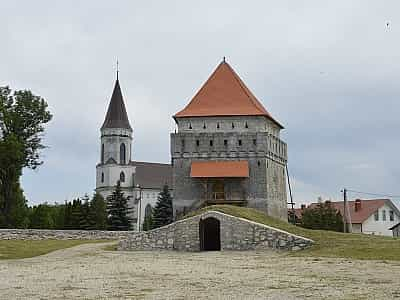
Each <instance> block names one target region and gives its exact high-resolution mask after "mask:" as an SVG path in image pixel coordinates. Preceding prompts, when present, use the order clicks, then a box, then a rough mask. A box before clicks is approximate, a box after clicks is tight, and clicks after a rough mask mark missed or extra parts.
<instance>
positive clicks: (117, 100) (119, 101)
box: [101, 78, 132, 130]
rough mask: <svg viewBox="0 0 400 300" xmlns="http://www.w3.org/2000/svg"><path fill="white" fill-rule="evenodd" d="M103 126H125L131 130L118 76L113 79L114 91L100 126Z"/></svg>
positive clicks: (102, 127)
mask: <svg viewBox="0 0 400 300" xmlns="http://www.w3.org/2000/svg"><path fill="white" fill-rule="evenodd" d="M105 128H125V129H130V130H132V127H131V125H130V124H129V119H128V114H127V113H126V108H125V104H124V99H123V98H122V93H121V87H120V86H119V80H118V78H117V80H116V81H115V86H114V91H113V93H112V96H111V101H110V104H109V106H108V110H107V114H106V118H105V120H104V123H103V126H101V129H105Z"/></svg>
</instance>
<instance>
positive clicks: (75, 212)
mask: <svg viewBox="0 0 400 300" xmlns="http://www.w3.org/2000/svg"><path fill="white" fill-rule="evenodd" d="M81 206H82V201H81V199H79V198H77V199H74V200H73V201H72V209H71V224H70V227H71V228H70V229H80V221H81V215H82V208H81Z"/></svg>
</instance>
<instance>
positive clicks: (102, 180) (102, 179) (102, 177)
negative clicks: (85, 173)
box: [101, 173, 104, 182]
mask: <svg viewBox="0 0 400 300" xmlns="http://www.w3.org/2000/svg"><path fill="white" fill-rule="evenodd" d="M101 182H104V173H101Z"/></svg>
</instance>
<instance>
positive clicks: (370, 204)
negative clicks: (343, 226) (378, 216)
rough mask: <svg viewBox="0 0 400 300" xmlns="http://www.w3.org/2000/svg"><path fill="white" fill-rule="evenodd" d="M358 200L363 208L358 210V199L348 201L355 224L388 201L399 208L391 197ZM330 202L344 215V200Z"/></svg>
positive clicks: (312, 204)
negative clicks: (356, 208) (356, 205)
mask: <svg viewBox="0 0 400 300" xmlns="http://www.w3.org/2000/svg"><path fill="white" fill-rule="evenodd" d="M357 200H360V201H361V209H360V210H358V211H356V210H355V202H356V201H348V202H347V203H348V207H349V212H350V218H351V223H355V224H361V223H363V222H364V221H365V220H366V219H368V218H369V217H370V216H371V215H372V214H374V213H375V212H376V210H377V209H379V208H381V207H382V206H383V205H384V204H385V203H387V204H388V205H389V206H392V207H393V208H394V209H395V210H397V208H396V207H395V206H394V205H393V204H392V202H391V201H390V200H389V199H371V200H361V199H357ZM330 203H331V205H332V206H333V207H334V208H335V209H336V210H338V211H340V213H341V214H342V216H343V214H344V210H343V206H344V205H343V201H338V202H330ZM317 205H318V203H311V204H310V205H309V206H308V207H307V208H315V207H316V206H317ZM349 221H350V220H349Z"/></svg>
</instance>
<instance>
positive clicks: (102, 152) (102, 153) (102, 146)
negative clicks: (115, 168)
mask: <svg viewBox="0 0 400 300" xmlns="http://www.w3.org/2000/svg"><path fill="white" fill-rule="evenodd" d="M101 163H102V164H104V144H101Z"/></svg>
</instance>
